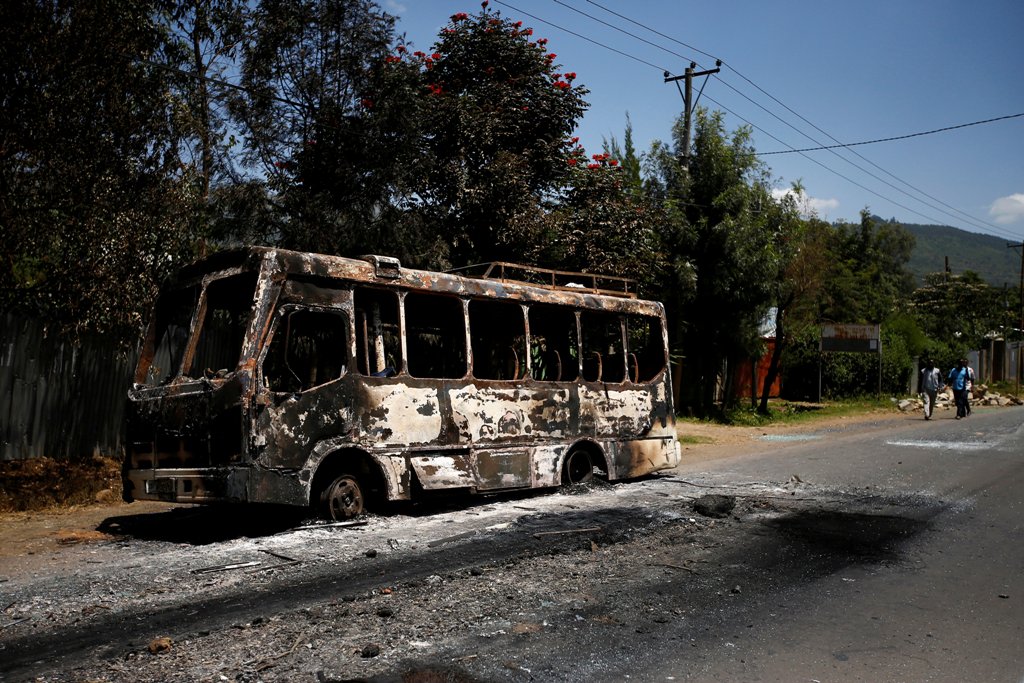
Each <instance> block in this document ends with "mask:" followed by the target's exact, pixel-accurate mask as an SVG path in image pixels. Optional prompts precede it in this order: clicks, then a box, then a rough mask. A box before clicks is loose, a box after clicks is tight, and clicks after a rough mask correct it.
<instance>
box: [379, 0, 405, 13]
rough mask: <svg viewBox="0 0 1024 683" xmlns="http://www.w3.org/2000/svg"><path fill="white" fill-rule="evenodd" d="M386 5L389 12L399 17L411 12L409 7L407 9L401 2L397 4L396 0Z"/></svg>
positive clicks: (391, 0) (390, 0)
mask: <svg viewBox="0 0 1024 683" xmlns="http://www.w3.org/2000/svg"><path fill="white" fill-rule="evenodd" d="M384 5H385V7H387V9H388V11H389V12H393V13H395V14H399V15H401V14H405V13H406V12H407V11H408V10H409V8H408V7H406V6H405V5H403V4H402V3H400V2H396V0H387V2H386V3H384Z"/></svg>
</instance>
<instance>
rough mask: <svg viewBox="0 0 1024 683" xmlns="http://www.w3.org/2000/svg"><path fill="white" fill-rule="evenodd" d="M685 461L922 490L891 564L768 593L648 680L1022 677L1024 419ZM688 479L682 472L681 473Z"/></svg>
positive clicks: (819, 439)
mask: <svg viewBox="0 0 1024 683" xmlns="http://www.w3.org/2000/svg"><path fill="white" fill-rule="evenodd" d="M804 436H805V437H807V438H808V440H806V441H790V442H786V441H777V442H773V443H774V446H775V447H774V448H771V449H769V450H762V449H756V450H755V451H754V452H752V453H750V454H747V455H742V456H734V457H730V458H728V459H725V460H722V461H719V462H718V463H717V464H716V466H714V468H713V469H708V468H707V467H705V466H703V465H702V463H691V464H690V465H688V466H687V469H692V470H693V471H692V472H691V474H702V475H704V476H707V477H708V478H709V479H711V480H713V481H717V482H720V483H722V484H734V483H736V482H743V481H764V480H785V479H786V478H787V477H792V476H793V475H796V476H797V477H799V478H800V479H801V480H802V481H804V482H807V483H811V484H814V485H816V486H822V487H828V488H835V489H843V490H858V489H860V490H864V491H866V492H870V491H876V490H885V491H888V492H905V493H907V494H908V495H912V494H923V495H926V496H927V497H929V498H933V499H935V500H936V501H939V504H937V505H936V506H925V508H924V509H922V510H919V511H917V512H916V513H915V512H913V511H908V512H907V513H906V517H905V518H904V519H906V520H908V521H910V520H913V519H914V518H917V519H918V520H919V521H920V522H922V523H923V524H924V525H925V528H923V529H922V530H921V531H920V533H914V534H912V537H911V538H908V539H907V540H906V541H905V542H903V543H901V544H900V546H899V556H898V558H894V560H895V561H891V562H882V563H877V562H869V563H865V564H858V563H853V564H850V565H848V566H846V567H843V568H841V569H840V570H839V571H837V572H835V573H831V574H826V575H823V576H821V577H819V578H817V579H816V580H813V581H811V582H809V583H806V584H803V585H800V586H796V587H794V588H793V589H792V590H788V591H782V592H781V593H778V594H775V595H772V596H769V597H768V599H766V600H763V601H762V604H760V605H759V606H757V607H754V608H753V610H752V613H746V614H744V615H743V621H746V622H747V625H749V626H750V628H746V629H739V628H738V626H739V624H738V623H734V624H733V625H734V626H735V628H733V629H732V630H733V631H741V632H742V635H743V638H742V639H739V640H731V639H730V636H731V635H732V633H730V630H729V629H724V630H723V631H722V632H721V633H720V638H719V640H718V642H717V643H712V644H710V645H707V646H704V647H701V648H700V649H699V651H698V652H683V653H682V656H680V655H677V654H676V653H666V655H667V656H666V658H665V662H664V664H663V665H662V666H660V667H658V668H657V669H656V670H652V671H648V672H645V673H644V675H643V677H642V678H643V679H644V680H651V681H654V680H671V678H672V677H674V678H675V679H676V680H683V679H693V680H722V681H822V682H824V681H950V682H954V681H993V682H994V681H1006V682H1013V683H1017V682H1019V681H1024V411H1022V410H1021V409H1019V408H1018V409H1010V410H994V411H988V412H981V411H978V410H975V412H974V414H973V415H972V416H971V417H969V418H967V419H964V420H954V419H952V418H951V417H947V416H946V415H945V414H943V415H940V419H936V420H932V421H930V422H925V421H924V420H922V419H920V416H917V417H915V418H910V417H908V418H907V420H906V421H900V422H895V423H885V424H884V425H881V426H880V427H879V428H877V429H871V428H868V429H864V430H854V431H851V432H849V433H847V434H844V435H841V436H840V435H829V434H827V433H820V434H810V435H804ZM683 474H684V476H685V475H686V474H687V473H686V472H683Z"/></svg>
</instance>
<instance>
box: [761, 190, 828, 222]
mask: <svg viewBox="0 0 1024 683" xmlns="http://www.w3.org/2000/svg"><path fill="white" fill-rule="evenodd" d="M789 195H793V188H785V189H783V188H781V187H776V188H774V189H773V190H772V197H774V198H775V199H782V198H783V197H786V196H789ZM796 205H797V207H798V208H799V209H800V213H801V214H803V215H804V216H818V217H823V218H827V217H828V212H829V211H832V210H833V209H838V208H839V200H838V199H822V198H820V197H809V196H808V195H806V194H803V193H801V194H800V195H797V196H796Z"/></svg>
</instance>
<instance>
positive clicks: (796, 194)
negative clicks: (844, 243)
mask: <svg viewBox="0 0 1024 683" xmlns="http://www.w3.org/2000/svg"><path fill="white" fill-rule="evenodd" d="M802 195H803V187H802V185H800V184H799V183H796V184H795V185H794V186H793V191H792V193H788V194H786V195H785V196H784V197H782V199H781V200H780V201H778V202H777V203H776V204H773V205H771V206H769V207H768V208H767V210H766V213H767V214H768V215H767V217H766V218H767V220H769V221H770V222H772V223H773V224H774V225H775V226H776V230H775V233H774V234H775V253H776V254H777V255H778V258H777V260H776V270H775V272H774V273H773V274H772V281H771V288H772V300H773V302H774V305H775V319H774V323H775V325H774V326H775V342H774V345H773V347H772V356H771V360H770V362H769V365H768V371H767V373H766V374H765V378H764V382H763V385H762V388H761V400H760V403H759V404H758V412H760V413H761V414H765V415H767V414H768V399H769V395H770V393H771V387H772V385H773V384H774V383H775V380H776V378H777V377H778V376H779V374H780V373H781V370H782V358H783V356H784V355H785V354H786V352H787V350H788V348H789V345H790V337H791V336H792V335H794V334H795V335H796V336H797V337H799V336H800V335H801V334H802V333H803V331H804V330H805V329H807V328H808V327H809V326H812V325H813V326H816V323H817V310H816V303H817V300H818V294H819V292H820V291H821V287H822V285H823V274H824V272H825V269H826V264H827V262H828V258H827V240H828V237H829V236H830V233H831V229H830V228H829V226H828V225H827V224H825V223H824V222H823V221H821V220H819V219H818V218H816V217H811V218H807V219H805V218H801V217H800V215H799V210H798V202H799V199H800V198H801V197H802Z"/></svg>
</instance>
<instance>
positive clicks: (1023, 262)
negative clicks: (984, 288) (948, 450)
mask: <svg viewBox="0 0 1024 683" xmlns="http://www.w3.org/2000/svg"><path fill="white" fill-rule="evenodd" d="M1006 248H1007V249H1020V289H1019V290H1017V292H1018V296H1019V297H1020V311H1019V313H1018V317H1017V372H1016V373H1015V374H1016V378H1015V379H1016V385H1017V388H1016V389H1015V393H1016V394H1017V396H1018V397H1019V396H1020V376H1021V374H1022V370H1024V368H1021V365H1022V364H1024V358H1021V351H1022V350H1024V348H1022V347H1024V242H1021V243H1020V244H1007V245H1006Z"/></svg>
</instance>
